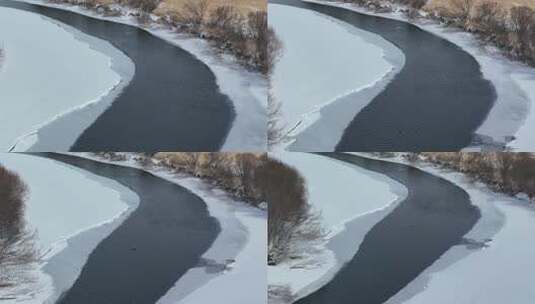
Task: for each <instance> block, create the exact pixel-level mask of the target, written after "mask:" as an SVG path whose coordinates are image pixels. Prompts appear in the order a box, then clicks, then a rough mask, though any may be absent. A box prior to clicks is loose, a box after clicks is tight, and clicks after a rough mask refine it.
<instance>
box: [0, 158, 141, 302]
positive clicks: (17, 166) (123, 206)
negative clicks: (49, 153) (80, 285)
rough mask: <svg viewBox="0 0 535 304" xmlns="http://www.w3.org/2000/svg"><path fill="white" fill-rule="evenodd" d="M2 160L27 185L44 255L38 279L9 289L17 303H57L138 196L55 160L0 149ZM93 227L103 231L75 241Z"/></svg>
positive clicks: (31, 220)
mask: <svg viewBox="0 0 535 304" xmlns="http://www.w3.org/2000/svg"><path fill="white" fill-rule="evenodd" d="M0 163H1V164H2V165H3V166H5V167H6V168H8V169H9V170H12V171H14V172H16V173H17V174H19V175H20V177H21V178H22V180H23V181H24V182H25V183H26V184H27V186H28V192H29V194H28V197H27V200H26V202H25V219H26V221H27V223H28V225H29V226H30V229H32V230H35V231H36V233H37V234H36V241H37V242H36V243H37V245H38V247H39V248H38V249H39V252H40V254H41V256H42V262H41V264H40V265H35V266H36V267H35V272H36V276H37V278H38V280H37V282H35V284H32V286H17V287H16V288H15V289H13V290H8V291H7V292H9V293H10V295H11V296H14V297H16V299H14V300H13V303H53V302H55V300H56V299H57V298H58V297H59V295H60V293H61V292H63V291H64V290H65V289H67V288H69V287H70V286H71V285H72V283H73V282H74V281H75V280H76V278H77V277H78V275H79V273H80V271H81V269H82V267H83V265H84V264H85V261H86V260H87V257H88V255H89V253H90V252H91V251H92V250H93V249H94V248H95V247H96V245H97V244H98V242H100V240H102V239H104V238H105V237H106V236H107V235H108V234H109V233H110V232H111V231H112V230H113V229H114V227H117V226H118V225H119V224H120V223H121V222H122V220H123V219H124V218H126V216H127V214H128V213H129V212H130V211H132V210H133V209H134V208H135V207H136V206H137V204H138V202H139V198H138V197H137V195H136V194H135V193H133V192H132V191H131V190H129V189H127V188H126V187H124V186H121V185H120V184H118V183H117V182H115V181H113V180H110V179H107V178H103V177H100V176H97V175H94V174H91V173H89V172H86V171H83V170H81V169H78V168H75V167H72V166H68V165H64V164H62V163H59V162H56V161H53V160H49V159H45V158H41V157H36V156H31V155H22V154H14V153H13V154H12V153H1V154H0ZM93 230H99V231H100V232H101V233H99V234H97V235H94V236H93V237H92V240H91V241H90V242H87V243H85V244H84V245H83V246H79V245H73V244H72V239H74V238H76V237H78V236H80V235H83V234H87V233H88V232H90V231H93ZM0 290H1V291H2V292H3V291H4V289H0ZM6 303H10V302H9V301H8V302H6Z"/></svg>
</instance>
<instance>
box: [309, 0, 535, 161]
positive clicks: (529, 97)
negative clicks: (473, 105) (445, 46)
mask: <svg viewBox="0 0 535 304" xmlns="http://www.w3.org/2000/svg"><path fill="white" fill-rule="evenodd" d="M303 1H305V2H313V3H320V4H323V5H331V6H337V7H342V8H345V9H348V10H352V11H356V12H359V13H362V14H368V15H373V16H379V17H383V18H391V19H395V20H400V21H404V22H409V23H412V24H414V25H416V26H418V27H420V28H421V29H423V30H426V31H428V32H430V33H433V34H435V35H437V36H440V37H442V38H444V39H446V40H448V41H450V42H452V43H454V44H456V45H458V46H459V47H461V48H462V49H463V50H465V51H466V52H467V53H469V54H470V55H472V56H473V57H474V58H475V59H476V60H477V62H478V63H479V65H480V66H481V72H482V73H483V76H484V77H485V79H487V80H489V81H491V82H492V84H493V85H494V87H495V89H496V93H497V100H496V103H495V104H494V106H493V108H492V109H491V111H490V113H489V115H488V116H487V119H486V120H485V121H484V122H483V124H482V125H481V126H480V127H479V128H478V130H477V131H476V133H477V134H479V135H482V136H483V137H488V138H490V139H492V141H493V142H494V143H501V144H507V146H508V147H509V148H511V149H513V150H517V151H531V150H535V138H534V137H533V135H532V134H531V133H532V132H529V131H526V130H531V129H533V126H535V92H534V89H533V88H534V87H535V69H533V68H531V67H528V66H527V65H525V64H522V63H519V62H515V61H511V60H509V59H508V58H506V57H505V56H503V55H502V54H501V53H500V51H499V50H497V49H496V48H494V47H483V46H482V45H481V43H480V42H479V41H478V40H477V39H476V38H475V37H474V35H472V34H470V33H467V32H464V31H461V30H459V29H455V28H452V27H446V26H443V25H440V24H438V23H436V22H434V21H431V20H427V19H418V20H416V21H408V20H407V18H406V17H405V15H404V14H403V13H402V12H400V11H395V12H392V13H380V14H378V13H374V12H372V11H370V10H367V9H365V8H363V7H360V6H357V5H353V4H351V3H344V2H331V1H329V2H327V1H322V0H303ZM512 137H516V140H514V141H512V142H511V139H512ZM472 148H474V147H472ZM475 148H476V149H477V150H478V149H481V148H482V147H475Z"/></svg>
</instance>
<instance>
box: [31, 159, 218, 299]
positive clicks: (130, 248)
mask: <svg viewBox="0 0 535 304" xmlns="http://www.w3.org/2000/svg"><path fill="white" fill-rule="evenodd" d="M39 155H40V156H43V157H48V158H51V159H54V160H57V161H60V162H63V163H66V164H69V165H73V166H76V167H79V168H81V169H83V170H87V171H89V172H92V173H94V174H97V175H100V176H104V177H107V178H110V179H113V180H115V181H117V182H119V183H121V184H123V185H125V186H126V187H128V188H130V189H132V190H133V191H134V192H136V194H137V195H138V196H139V199H140V201H139V207H138V208H137V209H136V210H134V211H133V212H132V213H131V214H130V215H129V217H128V218H127V219H126V220H125V221H124V222H123V223H122V224H121V225H120V226H119V227H118V228H117V229H115V230H114V231H113V232H112V233H111V234H110V235H109V236H108V237H107V238H106V239H104V240H103V241H102V242H100V243H99V244H98V246H97V247H96V248H95V250H93V252H92V253H91V254H90V256H89V258H88V260H87V263H86V264H85V265H84V267H83V269H82V271H81V273H80V276H79V277H78V278H77V280H76V282H75V283H74V285H73V286H72V287H71V288H70V289H69V290H67V291H65V292H64V293H63V295H62V296H61V298H60V300H59V301H58V302H57V303H61V304H66V303H77V304H84V303H92V304H94V303H114V304H122V303H123V304H127V303H128V304H131V303H156V302H157V301H158V299H159V298H161V297H162V296H163V295H164V294H165V293H166V292H167V291H168V290H169V289H170V288H171V287H173V286H174V284H175V283H176V282H177V281H178V279H179V278H180V277H182V276H183V275H184V274H185V273H186V272H187V271H188V270H189V269H190V268H192V267H195V266H196V265H198V263H199V261H200V257H201V255H202V254H203V253H204V252H205V251H206V250H208V248H209V247H210V246H211V244H212V243H213V241H214V240H215V239H216V237H217V235H218V234H219V232H220V226H219V223H218V222H217V220H216V219H215V218H213V217H211V216H210V215H209V213H208V210H207V207H206V205H205V204H204V202H203V201H202V200H201V199H200V198H199V197H198V196H196V195H194V194H193V193H191V192H190V191H188V190H187V189H185V188H182V187H180V186H178V185H176V184H173V183H171V182H169V181H166V180H164V179H161V178H158V177H156V176H154V175H152V174H150V173H147V172H145V171H142V170H139V169H134V168H127V167H122V166H117V165H112V164H105V163H100V162H96V161H92V160H88V159H84V158H79V157H75V156H69V155H61V154H54V153H43V154H39Z"/></svg>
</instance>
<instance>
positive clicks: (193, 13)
mask: <svg viewBox="0 0 535 304" xmlns="http://www.w3.org/2000/svg"><path fill="white" fill-rule="evenodd" d="M208 8H209V1H208V0H188V1H187V2H186V3H184V6H183V7H182V12H180V13H179V19H180V20H181V22H183V23H186V24H189V25H190V26H191V27H192V29H193V30H195V31H200V29H201V26H202V25H203V22H204V18H205V17H206V16H207V14H208Z"/></svg>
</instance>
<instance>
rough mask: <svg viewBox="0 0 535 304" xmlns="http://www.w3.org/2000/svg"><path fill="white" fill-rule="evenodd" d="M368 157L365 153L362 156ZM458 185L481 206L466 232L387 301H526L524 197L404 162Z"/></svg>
mask: <svg viewBox="0 0 535 304" xmlns="http://www.w3.org/2000/svg"><path fill="white" fill-rule="evenodd" d="M364 156H366V157H370V156H369V155H364ZM382 160H384V161H394V162H398V163H405V164H407V165H412V166H415V167H417V168H420V169H422V170H424V171H426V172H429V173H431V174H434V175H437V176H440V177H442V178H445V179H447V180H449V181H450V182H453V183H455V184H456V185H458V186H459V187H462V188H463V189H464V190H465V191H466V192H467V193H468V194H469V195H470V198H471V200H472V203H473V204H474V205H476V206H477V207H478V208H479V209H480V210H481V219H480V220H479V221H478V223H477V224H476V225H475V226H474V228H473V229H472V230H471V231H470V232H469V233H468V234H467V235H466V236H465V242H464V243H463V244H459V245H458V246H455V247H453V248H451V249H450V250H449V251H447V252H446V253H445V254H444V255H443V256H442V257H441V258H440V259H439V260H437V261H436V262H435V263H434V264H433V265H432V266H431V267H429V268H428V269H426V270H425V271H424V272H423V273H422V274H420V276H418V277H417V278H416V279H415V280H414V281H413V282H411V283H410V284H409V285H408V286H406V287H405V288H404V289H402V290H401V291H400V292H399V293H398V294H396V295H395V296H394V297H392V298H391V299H389V301H388V302H387V303H391V304H394V303H410V304H412V303H459V304H468V303H470V304H482V303H484V304H494V303H496V304H497V303H508V302H510V303H526V304H527V303H531V302H532V300H533V298H534V297H535V293H534V292H533V288H531V284H530V278H532V277H533V270H534V269H535V261H534V260H533V255H534V254H535V248H533V246H530V244H531V243H532V242H533V240H534V239H535V236H533V233H531V232H532V231H533V228H534V227H535V221H534V219H535V209H534V208H533V205H531V204H529V201H527V200H524V199H522V198H514V197H510V196H507V195H505V194H500V193H496V192H493V191H491V190H490V189H489V188H488V187H486V186H485V185H483V184H482V183H480V182H474V181H473V180H471V179H470V178H469V177H466V176H465V175H464V174H462V173H459V172H455V171H452V170H449V169H443V168H440V167H436V166H434V165H431V164H428V163H422V162H418V163H408V162H407V161H405V160H403V159H401V158H400V157H397V158H394V159H392V160H388V159H382Z"/></svg>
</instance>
